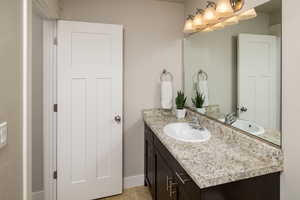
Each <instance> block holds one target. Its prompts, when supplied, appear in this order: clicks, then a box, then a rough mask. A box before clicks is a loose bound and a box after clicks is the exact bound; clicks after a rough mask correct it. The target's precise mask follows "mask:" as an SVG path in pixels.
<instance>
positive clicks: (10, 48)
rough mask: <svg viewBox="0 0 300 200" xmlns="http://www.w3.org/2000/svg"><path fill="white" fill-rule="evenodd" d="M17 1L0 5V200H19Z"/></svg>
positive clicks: (19, 4) (18, 24)
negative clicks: (3, 126)
mask: <svg viewBox="0 0 300 200" xmlns="http://www.w3.org/2000/svg"><path fill="white" fill-rule="evenodd" d="M20 2H21V1H19V0H1V1H0V24H1V29H0V66H1V67H0V120H6V121H7V122H8V145H7V146H6V147H5V148H3V149H0V199H1V200H19V199H21V180H22V179H21V176H22V173H21V164H22V162H21V144H22V143H21V126H20V124H21V120H20V119H21V111H20V110H21V67H20V66H21V65H20V63H21V59H20V58H21V57H20V56H21V55H20V52H21V51H20V37H21V34H20V31H21V30H20V19H21V17H20V13H21V12H20V7H21V3H20Z"/></svg>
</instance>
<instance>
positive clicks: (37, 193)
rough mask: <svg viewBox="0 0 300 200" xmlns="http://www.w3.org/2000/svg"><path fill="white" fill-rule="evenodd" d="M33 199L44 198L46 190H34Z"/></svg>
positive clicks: (40, 199)
mask: <svg viewBox="0 0 300 200" xmlns="http://www.w3.org/2000/svg"><path fill="white" fill-rule="evenodd" d="M32 200H44V191H38V192H33V193H32Z"/></svg>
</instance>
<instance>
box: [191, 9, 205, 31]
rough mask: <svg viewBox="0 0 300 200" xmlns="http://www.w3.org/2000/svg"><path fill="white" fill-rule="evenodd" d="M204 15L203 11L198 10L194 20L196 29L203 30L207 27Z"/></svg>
mask: <svg viewBox="0 0 300 200" xmlns="http://www.w3.org/2000/svg"><path fill="white" fill-rule="evenodd" d="M202 13H203V10H202V9H198V10H197V12H196V16H195V17H194V20H193V25H194V28H197V29H201V28H203V27H204V26H205V25H206V23H205V22H204V20H203V16H202Z"/></svg>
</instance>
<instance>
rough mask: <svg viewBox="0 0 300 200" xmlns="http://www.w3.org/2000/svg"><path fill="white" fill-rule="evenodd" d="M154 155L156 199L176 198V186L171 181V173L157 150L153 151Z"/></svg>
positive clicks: (168, 199)
mask: <svg viewBox="0 0 300 200" xmlns="http://www.w3.org/2000/svg"><path fill="white" fill-rule="evenodd" d="M155 157H156V200H176V197H175V196H176V188H175V187H174V183H172V179H173V173H172V171H171V170H170V169H169V167H168V165H167V164H166V162H165V161H164V160H163V158H162V157H161V156H160V154H159V153H158V152H156V153H155ZM171 184H173V187H172V185H171ZM172 191H173V192H172ZM174 192H175V194H174Z"/></svg>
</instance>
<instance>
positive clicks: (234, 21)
mask: <svg viewBox="0 0 300 200" xmlns="http://www.w3.org/2000/svg"><path fill="white" fill-rule="evenodd" d="M237 23H239V18H238V17H237V16H233V17H230V18H228V19H226V20H225V21H224V24H225V25H234V24H237Z"/></svg>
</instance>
